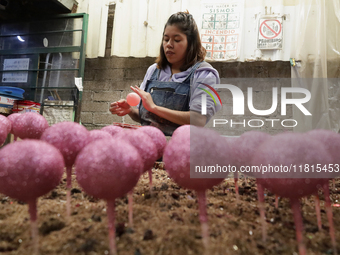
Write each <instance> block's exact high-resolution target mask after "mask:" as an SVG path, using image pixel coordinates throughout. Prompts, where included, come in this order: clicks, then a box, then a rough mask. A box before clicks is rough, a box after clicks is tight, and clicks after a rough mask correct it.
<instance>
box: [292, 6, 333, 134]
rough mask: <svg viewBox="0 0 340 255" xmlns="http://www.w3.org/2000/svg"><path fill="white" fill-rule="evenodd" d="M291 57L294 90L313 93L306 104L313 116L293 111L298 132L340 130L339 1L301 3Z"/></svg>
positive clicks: (298, 7) (294, 109) (298, 9)
mask: <svg viewBox="0 0 340 255" xmlns="http://www.w3.org/2000/svg"><path fill="white" fill-rule="evenodd" d="M296 21H297V22H296V31H295V38H294V40H293V45H292V51H291V56H292V58H295V59H296V60H298V61H301V62H297V65H296V66H295V67H292V86H293V87H303V88H306V89H308V90H309V91H310V92H311V95H312V98H311V100H310V101H309V102H308V103H306V104H305V106H306V108H307V109H308V110H309V111H310V112H311V114H312V116H305V115H304V114H303V113H302V112H301V111H300V110H299V109H297V108H293V117H294V119H296V120H297V121H298V123H299V124H298V125H297V126H296V128H295V131H300V132H304V131H308V130H311V129H317V128H324V129H331V130H334V131H336V132H338V131H339V129H340V83H339V67H340V53H339V51H340V47H339V46H340V45H339V43H340V31H339V27H340V26H339V25H340V7H339V1H338V0H300V1H299V5H298V6H297V20H296Z"/></svg>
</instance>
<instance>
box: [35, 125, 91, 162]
mask: <svg viewBox="0 0 340 255" xmlns="http://www.w3.org/2000/svg"><path fill="white" fill-rule="evenodd" d="M41 140H43V141H46V142H48V143H50V144H52V145H53V146H55V147H56V148H58V149H59V151H60V152H61V154H62V155H63V156H64V160H65V165H66V166H72V165H73V164H74V161H75V159H76V157H77V154H78V153H79V152H80V150H81V149H83V148H84V147H85V145H87V144H88V143H89V131H88V130H87V129H86V128H85V127H84V126H82V125H80V124H78V123H76V122H69V121H65V122H59V123H57V124H54V125H52V126H51V127H49V128H48V129H47V130H46V131H45V132H44V133H43V135H42V136H41Z"/></svg>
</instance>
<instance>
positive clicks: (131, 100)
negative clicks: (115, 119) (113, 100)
mask: <svg viewBox="0 0 340 255" xmlns="http://www.w3.org/2000/svg"><path fill="white" fill-rule="evenodd" d="M126 101H127V103H128V104H129V105H130V106H136V105H138V104H139V102H140V96H139V95H138V94H137V93H135V92H131V93H129V94H128V95H127V96H126Z"/></svg>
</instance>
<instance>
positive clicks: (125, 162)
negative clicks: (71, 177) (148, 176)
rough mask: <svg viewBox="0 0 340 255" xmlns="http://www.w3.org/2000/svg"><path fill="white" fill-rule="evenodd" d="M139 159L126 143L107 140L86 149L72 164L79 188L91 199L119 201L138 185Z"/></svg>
mask: <svg viewBox="0 0 340 255" xmlns="http://www.w3.org/2000/svg"><path fill="white" fill-rule="evenodd" d="M142 166H143V164H142V159H141V157H140V155H139V152H138V151H137V149H136V148H134V147H133V146H132V145H131V144H130V143H129V142H126V141H123V140H121V139H115V138H110V139H106V140H99V141H95V142H93V143H91V144H90V145H88V146H86V147H85V148H84V149H83V150H82V151H81V152H80V153H79V155H78V156H77V159H76V162H75V168H76V176H77V181H78V183H79V185H80V186H81V187H82V188H83V189H84V190H85V192H86V193H88V194H90V195H91V196H94V197H97V198H102V199H106V200H113V199H115V198H118V197H122V196H123V195H125V194H126V193H127V192H129V191H130V190H131V189H132V188H133V187H134V186H135V185H136V184H137V182H138V180H139V177H140V175H141V173H142Z"/></svg>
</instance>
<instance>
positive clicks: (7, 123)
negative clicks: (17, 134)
mask: <svg viewBox="0 0 340 255" xmlns="http://www.w3.org/2000/svg"><path fill="white" fill-rule="evenodd" d="M0 124H2V125H1V127H2V128H5V131H6V133H7V134H9V133H10V132H11V129H12V122H11V121H10V120H9V119H8V118H7V117H5V116H3V115H1V114H0Z"/></svg>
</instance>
